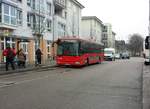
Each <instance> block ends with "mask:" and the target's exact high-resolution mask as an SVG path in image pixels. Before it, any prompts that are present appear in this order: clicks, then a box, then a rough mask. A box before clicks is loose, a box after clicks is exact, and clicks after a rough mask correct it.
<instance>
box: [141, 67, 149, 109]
mask: <svg viewBox="0 0 150 109" xmlns="http://www.w3.org/2000/svg"><path fill="white" fill-rule="evenodd" d="M142 93H143V109H150V65H147V66H145V65H143V90H142Z"/></svg>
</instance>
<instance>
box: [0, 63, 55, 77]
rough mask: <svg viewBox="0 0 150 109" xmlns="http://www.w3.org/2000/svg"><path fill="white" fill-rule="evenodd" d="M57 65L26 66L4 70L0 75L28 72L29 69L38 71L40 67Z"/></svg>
mask: <svg viewBox="0 0 150 109" xmlns="http://www.w3.org/2000/svg"><path fill="white" fill-rule="evenodd" d="M56 66H57V65H44V66H39V67H32V68H25V69H16V70H10V71H3V72H2V73H0V75H8V74H13V73H20V72H27V71H37V70H40V69H46V68H54V67H56Z"/></svg>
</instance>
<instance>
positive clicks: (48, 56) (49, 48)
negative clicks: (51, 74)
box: [47, 41, 51, 59]
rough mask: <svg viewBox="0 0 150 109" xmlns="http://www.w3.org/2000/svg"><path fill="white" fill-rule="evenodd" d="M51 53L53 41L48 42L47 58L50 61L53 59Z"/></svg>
mask: <svg viewBox="0 0 150 109" xmlns="http://www.w3.org/2000/svg"><path fill="white" fill-rule="evenodd" d="M50 52H51V41H47V53H48V55H47V58H48V59H49V58H50V57H51V55H50Z"/></svg>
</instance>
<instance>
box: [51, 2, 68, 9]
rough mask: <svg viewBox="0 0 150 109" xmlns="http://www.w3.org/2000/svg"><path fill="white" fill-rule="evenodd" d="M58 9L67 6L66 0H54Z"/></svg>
mask: <svg viewBox="0 0 150 109" xmlns="http://www.w3.org/2000/svg"><path fill="white" fill-rule="evenodd" d="M54 5H55V9H56V10H62V9H64V8H65V7H66V3H65V0H54Z"/></svg>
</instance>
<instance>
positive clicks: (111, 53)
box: [104, 48, 115, 61]
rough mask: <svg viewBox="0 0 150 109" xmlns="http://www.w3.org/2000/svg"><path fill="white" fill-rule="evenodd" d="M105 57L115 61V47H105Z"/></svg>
mask: <svg viewBox="0 0 150 109" xmlns="http://www.w3.org/2000/svg"><path fill="white" fill-rule="evenodd" d="M104 58H105V60H110V61H115V49H114V48H105V49H104Z"/></svg>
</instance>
